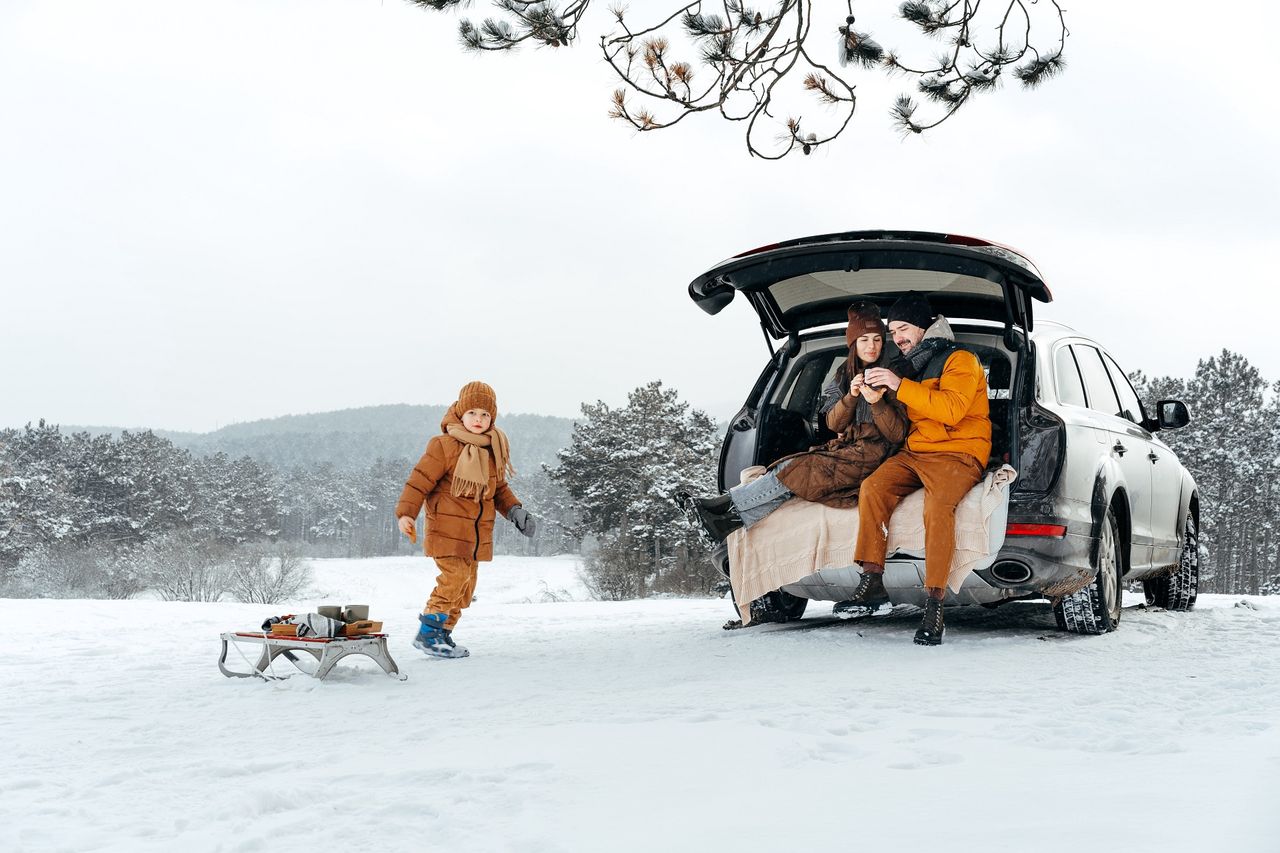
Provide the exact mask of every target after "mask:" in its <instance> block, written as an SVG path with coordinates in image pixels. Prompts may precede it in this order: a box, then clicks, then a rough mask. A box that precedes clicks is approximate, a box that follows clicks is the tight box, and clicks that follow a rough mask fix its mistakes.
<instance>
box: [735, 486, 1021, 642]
mask: <svg viewBox="0 0 1280 853" xmlns="http://www.w3.org/2000/svg"><path fill="white" fill-rule="evenodd" d="M756 470H757V469H747V471H744V472H743V473H744V475H747V474H748V472H751V473H755V471H756ZM1017 476H1018V474H1017V472H1016V471H1014V469H1013V468H1011V467H1010V466H1008V465H1003V466H1001V467H1000V468H999V469H998V470H996V471H992V472H990V473H988V474H987V475H986V476H984V477H983V478H982V479H981V480H979V481H978V484H977V485H976V486H974V487H973V488H972V489H970V490H969V494H967V495H965V497H964V499H963V500H962V501H960V504H959V505H958V506H957V507H956V553H955V557H953V558H952V560H951V574H950V576H949V577H948V579H947V586H948V587H950V589H951V591H952V592H959V591H960V586H961V585H962V584H963V583H964V580H965V578H967V577H968V576H969V573H970V572H972V571H973V570H974V568H976V567H977V566H979V565H981V564H982V563H983V561H984V560H986V559H987V558H988V557H990V556H991V552H990V549H991V530H990V524H989V522H990V520H991V516H992V515H993V514H994V513H995V511H996V509H997V508H999V507H1000V505H1001V504H1003V503H1004V502H1005V501H1006V500H1007V499H1008V494H1009V485H1010V484H1011V483H1012V482H1013V481H1014V480H1015V479H1017ZM857 539H858V508H857V507H851V508H849V509H833V508H832V507H828V506H823V505H822V504H819V503H810V502H808V501H803V500H799V499H794V498H793V499H792V500H789V501H787V502H786V503H785V504H783V505H782V506H781V507H779V508H778V509H777V510H775V511H774V512H772V513H770V514H769V515H768V516H767V517H766V518H765V519H764V520H763V521H761V522H760V523H758V524H756V525H754V526H752V528H751V530H749V531H747V530H736V531H734V532H733V533H731V534H730V535H729V539H728V541H727V542H726V544H727V545H728V548H729V582H730V583H731V584H732V585H733V595H734V600H735V601H736V602H737V603H738V612H739V613H741V614H742V624H744V625H746V624H748V623H749V622H750V621H751V612H750V603H751V602H752V601H755V600H756V599H757V598H759V597H760V596H762V595H764V594H766V593H769V592H773V591H774V590H776V589H781V588H782V587H784V586H786V585H787V584H791V583H796V582H797V581H799V580H801V579H802V578H806V577H808V576H809V575H812V574H815V573H817V572H819V571H821V570H822V569H834V568H843V567H845V566H852V565H853V564H854V560H853V547H854V543H855V542H857ZM888 553H889V554H890V555H892V554H894V553H903V554H911V555H914V556H919V557H923V556H924V490H923V489H920V490H917V491H915V492H912V493H911V494H909V495H907V497H905V498H903V500H902V503H900V504H899V505H898V508H897V509H896V510H894V512H893V517H892V518H891V519H890V520H889V550H888Z"/></svg>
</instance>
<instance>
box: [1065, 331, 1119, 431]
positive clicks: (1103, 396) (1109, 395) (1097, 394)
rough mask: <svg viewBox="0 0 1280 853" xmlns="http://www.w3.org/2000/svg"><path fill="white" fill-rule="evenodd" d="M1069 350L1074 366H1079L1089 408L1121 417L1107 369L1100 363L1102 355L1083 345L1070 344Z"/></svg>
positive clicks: (1117, 400)
mask: <svg viewBox="0 0 1280 853" xmlns="http://www.w3.org/2000/svg"><path fill="white" fill-rule="evenodd" d="M1071 350H1072V352H1074V353H1075V357H1076V364H1078V365H1080V376H1081V378H1083V379H1084V389H1085V393H1086V394H1087V395H1088V397H1089V408H1091V409H1093V410H1095V411H1098V412H1105V413H1106V414H1108V415H1116V416H1119V417H1123V415H1121V414H1120V399H1119V398H1118V397H1116V389H1115V388H1113V387H1112V386H1111V377H1110V376H1108V375H1107V367H1106V365H1105V364H1103V363H1102V353H1100V352H1098V351H1097V350H1096V349H1094V348H1093V347H1090V346H1085V345H1083V344H1072V345H1071Z"/></svg>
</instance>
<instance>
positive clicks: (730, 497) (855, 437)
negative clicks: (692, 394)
mask: <svg viewBox="0 0 1280 853" xmlns="http://www.w3.org/2000/svg"><path fill="white" fill-rule="evenodd" d="M845 342H846V343H847V344H848V345H849V357H848V358H847V359H846V360H845V363H844V364H842V365H841V366H840V368H839V370H837V371H836V375H835V378H834V379H832V380H831V382H829V383H827V385H826V387H825V388H823V389H822V399H821V403H820V409H821V412H822V414H823V415H824V416H825V417H826V421H827V426H828V427H830V428H831V431H832V432H834V433H836V435H837V436H838V437H837V438H834V439H832V440H831V441H829V442H827V443H826V444H824V445H821V446H819V447H815V448H812V449H810V450H808V451H805V452H803V453H796V454H793V455H791V456H787V457H784V458H782V459H779V460H778V461H776V462H774V463H773V464H772V465H771V466H770V470H769V471H768V472H767V473H765V474H764V475H763V476H761V477H759V478H757V479H755V480H753V481H751V482H750V483H746V484H744V485H741V486H736V487H734V488H733V489H731V490H730V491H728V492H726V493H725V494H722V495H719V496H717V497H714V498H693V497H691V496H689V495H687V494H684V495H681V496H680V497H681V502H682V504H683V505H684V506H685V508H686V510H687V511H688V512H689V514H690V516H691V518H693V519H694V520H696V521H697V522H698V523H699V524H700V525H701V526H702V528H703V529H704V530H705V531H706V533H707V535H708V536H710V537H711V539H713V540H714V541H716V542H723V541H724V540H725V539H726V538H727V537H728V535H729V534H730V533H732V532H733V531H735V530H737V529H738V528H741V527H745V528H750V527H751V526H752V525H754V524H756V523H757V522H759V521H760V520H761V519H763V518H764V517H765V516H767V515H768V514H769V513H771V512H773V511H774V510H775V509H777V508H778V507H780V506H782V504H783V503H784V502H785V501H787V500H788V499H789V498H791V497H797V498H802V499H804V500H807V501H813V502H815V503H822V504H826V505H827V506H832V507H854V506H857V505H858V489H859V487H860V486H861V485H862V481H863V480H865V479H866V478H867V476H868V475H870V474H871V472H872V471H874V470H876V468H878V467H879V466H880V463H881V462H883V461H884V460H885V459H887V458H889V456H891V455H892V454H893V453H894V452H896V451H897V450H898V448H899V447H900V446H901V444H902V442H903V441H904V440H905V439H906V437H907V429H908V426H909V424H908V421H907V416H906V414H905V412H904V410H903V408H902V406H901V405H900V404H899V403H898V401H897V400H896V399H895V398H894V396H893V393H892V392H891V391H887V390H884V389H876V388H872V387H871V386H869V385H867V384H866V383H865V382H864V381H863V375H864V372H865V371H866V369H867V368H869V367H876V366H879V365H880V364H881V361H882V357H883V355H884V342H885V325H884V322H883V321H882V320H881V319H880V309H879V308H877V307H876V306H875V305H873V304H871V303H869V302H859V303H856V304H854V305H852V306H850V308H849V326H848V328H847V329H846V330H845Z"/></svg>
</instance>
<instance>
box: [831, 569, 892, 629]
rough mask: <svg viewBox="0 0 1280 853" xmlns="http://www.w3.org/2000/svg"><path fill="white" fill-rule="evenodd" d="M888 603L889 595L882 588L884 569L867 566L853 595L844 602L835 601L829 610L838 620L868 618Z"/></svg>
mask: <svg viewBox="0 0 1280 853" xmlns="http://www.w3.org/2000/svg"><path fill="white" fill-rule="evenodd" d="M875 569H879V571H875ZM888 603H889V593H888V592H887V591H886V590H885V588H884V567H883V566H875V565H874V564H868V565H866V566H864V567H863V570H862V579H861V580H859V581H858V586H857V588H856V589H854V591H853V595H852V596H850V597H849V598H847V599H845V600H844V601H837V602H836V603H835V606H834V607H832V608H831V614H832V615H833V616H836V617H838V618H840V619H852V618H854V617H855V616H870V615H871V614H872V613H875V612H876V611H877V610H879V609H880V607H881V605H885V604H888Z"/></svg>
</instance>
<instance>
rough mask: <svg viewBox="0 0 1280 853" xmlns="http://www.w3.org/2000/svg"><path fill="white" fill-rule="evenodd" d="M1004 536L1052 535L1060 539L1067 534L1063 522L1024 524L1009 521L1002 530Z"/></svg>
mask: <svg viewBox="0 0 1280 853" xmlns="http://www.w3.org/2000/svg"><path fill="white" fill-rule="evenodd" d="M1004 535H1005V536H1052V537H1053V538H1055V539H1061V538H1062V537H1064V536H1066V535H1067V526H1066V525H1065V524H1025V523H1022V522H1017V523H1012V522H1011V523H1010V524H1009V526H1008V527H1006V528H1005V530H1004Z"/></svg>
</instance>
